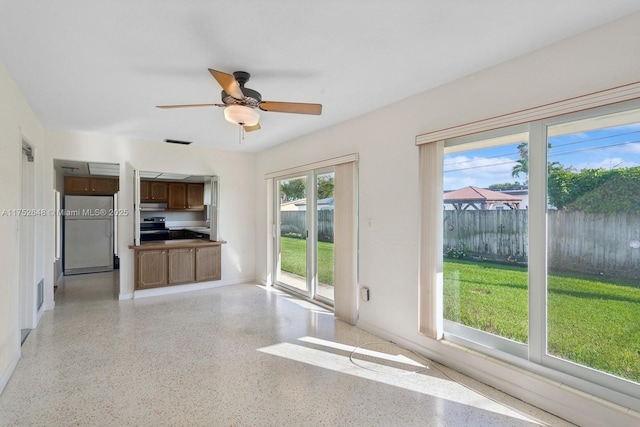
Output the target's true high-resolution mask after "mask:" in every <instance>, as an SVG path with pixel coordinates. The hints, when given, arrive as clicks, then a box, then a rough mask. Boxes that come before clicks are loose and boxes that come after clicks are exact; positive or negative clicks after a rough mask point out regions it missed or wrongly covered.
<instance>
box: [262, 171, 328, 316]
mask: <svg viewBox="0 0 640 427" xmlns="http://www.w3.org/2000/svg"><path fill="white" fill-rule="evenodd" d="M334 178H335V175H334V170H333V167H329V168H322V169H316V170H313V171H309V172H306V173H303V174H296V175H294V176H289V177H285V178H281V179H278V180H275V181H274V182H275V189H274V194H275V203H274V206H275V209H276V212H275V216H276V239H275V253H276V254H277V256H276V257H275V262H276V265H275V269H274V270H275V272H276V275H275V282H276V283H277V284H278V285H280V286H282V287H284V288H286V289H288V290H290V291H292V292H294V293H296V294H300V295H303V296H305V297H307V298H309V299H313V300H315V301H317V302H320V303H322V304H325V305H329V306H333V301H334V250H333V244H334V227H333V225H334V203H333V202H334V197H333V196H334V193H333V192H334Z"/></svg>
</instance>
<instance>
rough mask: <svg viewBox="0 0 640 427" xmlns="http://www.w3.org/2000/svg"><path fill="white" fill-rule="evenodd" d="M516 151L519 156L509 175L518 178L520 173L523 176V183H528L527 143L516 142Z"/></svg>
mask: <svg viewBox="0 0 640 427" xmlns="http://www.w3.org/2000/svg"><path fill="white" fill-rule="evenodd" d="M517 148H518V153H519V154H520V158H519V159H518V160H516V163H517V164H516V165H515V166H514V167H513V168H512V169H511V176H512V177H513V178H519V177H520V174H524V176H525V184H528V183H529V143H528V142H521V143H520V144H518V147H517Z"/></svg>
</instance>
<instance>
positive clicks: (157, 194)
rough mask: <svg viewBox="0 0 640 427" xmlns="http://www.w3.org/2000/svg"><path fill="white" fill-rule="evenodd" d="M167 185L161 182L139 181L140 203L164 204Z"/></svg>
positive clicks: (167, 189) (167, 191) (166, 196)
mask: <svg viewBox="0 0 640 427" xmlns="http://www.w3.org/2000/svg"><path fill="white" fill-rule="evenodd" d="M168 193H169V184H168V183H166V182H162V181H142V180H141V181H140V201H141V202H166V201H167V198H168Z"/></svg>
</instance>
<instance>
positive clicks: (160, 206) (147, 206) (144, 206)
mask: <svg viewBox="0 0 640 427" xmlns="http://www.w3.org/2000/svg"><path fill="white" fill-rule="evenodd" d="M166 209H167V204H166V203H154V202H141V203H140V211H143V212H154V211H155V212H158V211H164V210H166Z"/></svg>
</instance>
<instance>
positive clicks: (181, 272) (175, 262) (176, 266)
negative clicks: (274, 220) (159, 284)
mask: <svg viewBox="0 0 640 427" xmlns="http://www.w3.org/2000/svg"><path fill="white" fill-rule="evenodd" d="M168 255H169V284H170V285H176V284H179V283H188V282H194V281H195V280H196V273H195V266H196V264H195V262H196V257H195V253H194V249H193V248H178V249H169V254H168Z"/></svg>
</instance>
